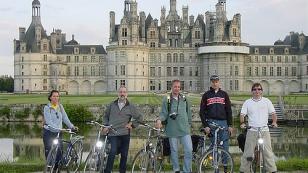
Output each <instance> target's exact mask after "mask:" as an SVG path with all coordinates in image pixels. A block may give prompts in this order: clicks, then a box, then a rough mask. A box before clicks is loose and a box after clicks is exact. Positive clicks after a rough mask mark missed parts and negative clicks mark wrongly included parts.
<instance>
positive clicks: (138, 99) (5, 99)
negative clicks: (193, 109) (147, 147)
mask: <svg viewBox="0 0 308 173" xmlns="http://www.w3.org/2000/svg"><path fill="white" fill-rule="evenodd" d="M266 97H267V98H269V99H270V100H271V101H272V102H273V103H277V100H278V97H277V96H266ZM116 98H117V96H116V94H113V95H110V94H107V95H95V96H66V95H62V96H61V102H62V104H84V105H92V104H108V103H110V102H111V101H113V100H115V99H116ZM128 98H129V100H130V101H131V102H132V103H134V104H150V105H160V104H161V100H162V96H158V95H153V94H146V95H145V94H143V95H129V96H128ZM230 98H231V101H234V102H236V103H238V104H241V103H242V102H244V101H245V100H246V99H248V98H251V95H232V96H230ZM283 98H284V101H285V103H286V104H290V105H307V104H308V95H304V94H303V95H288V96H284V97H283ZM188 100H189V101H190V103H191V104H192V105H195V106H199V105H200V100H201V95H190V96H189V97H188ZM47 102H48V100H47V95H46V94H40V95H39V94H21V95H20V94H0V104H7V105H9V104H46V103H47Z"/></svg>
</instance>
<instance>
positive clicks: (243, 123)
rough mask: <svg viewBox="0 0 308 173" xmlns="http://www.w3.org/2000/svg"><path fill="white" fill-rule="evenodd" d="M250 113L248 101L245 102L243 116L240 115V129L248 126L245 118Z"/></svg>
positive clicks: (242, 110)
mask: <svg viewBox="0 0 308 173" xmlns="http://www.w3.org/2000/svg"><path fill="white" fill-rule="evenodd" d="M247 113H248V108H247V103H246V101H245V102H244V104H243V106H242V109H241V114H240V127H241V128H245V126H246V124H245V116H246V115H247Z"/></svg>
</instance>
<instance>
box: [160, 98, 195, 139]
mask: <svg viewBox="0 0 308 173" xmlns="http://www.w3.org/2000/svg"><path fill="white" fill-rule="evenodd" d="M170 99H171V104H170V112H169V111H168V99H167V97H164V98H163V102H162V108H161V112H160V120H161V121H166V120H167V124H166V127H165V132H166V136H167V137H182V136H186V135H189V134H190V127H191V110H190V105H189V103H188V104H187V103H186V102H187V99H186V98H185V97H183V96H182V95H180V96H179V101H178V100H176V99H174V98H170ZM186 106H188V108H187V109H186ZM171 113H177V114H178V115H177V117H176V119H175V120H173V119H172V118H170V117H169V115H170V114H171Z"/></svg>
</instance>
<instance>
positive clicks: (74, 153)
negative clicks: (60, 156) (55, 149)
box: [66, 140, 83, 173]
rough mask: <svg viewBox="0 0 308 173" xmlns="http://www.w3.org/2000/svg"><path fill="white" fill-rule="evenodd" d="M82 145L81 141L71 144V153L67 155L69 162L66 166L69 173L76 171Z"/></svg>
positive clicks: (80, 158)
mask: <svg viewBox="0 0 308 173" xmlns="http://www.w3.org/2000/svg"><path fill="white" fill-rule="evenodd" d="M82 151H83V143H82V140H77V141H75V142H74V143H73V144H72V148H71V151H70V153H69V160H68V163H67V165H66V167H67V171H68V172H69V173H75V172H77V171H78V168H79V166H80V163H81V160H82Z"/></svg>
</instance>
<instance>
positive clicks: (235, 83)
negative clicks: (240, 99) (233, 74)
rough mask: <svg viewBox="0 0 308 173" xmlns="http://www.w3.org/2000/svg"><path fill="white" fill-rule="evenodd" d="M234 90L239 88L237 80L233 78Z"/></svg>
mask: <svg viewBox="0 0 308 173" xmlns="http://www.w3.org/2000/svg"><path fill="white" fill-rule="evenodd" d="M234 90H236V91H238V90H239V84H238V80H235V81H234Z"/></svg>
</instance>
